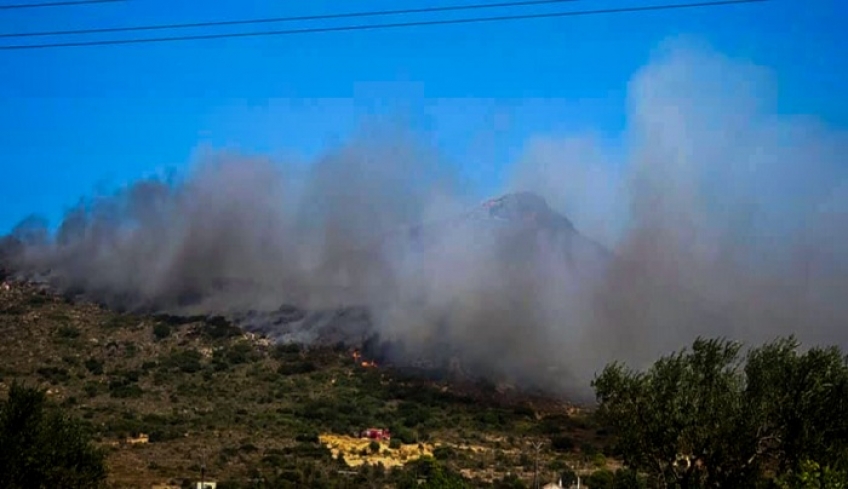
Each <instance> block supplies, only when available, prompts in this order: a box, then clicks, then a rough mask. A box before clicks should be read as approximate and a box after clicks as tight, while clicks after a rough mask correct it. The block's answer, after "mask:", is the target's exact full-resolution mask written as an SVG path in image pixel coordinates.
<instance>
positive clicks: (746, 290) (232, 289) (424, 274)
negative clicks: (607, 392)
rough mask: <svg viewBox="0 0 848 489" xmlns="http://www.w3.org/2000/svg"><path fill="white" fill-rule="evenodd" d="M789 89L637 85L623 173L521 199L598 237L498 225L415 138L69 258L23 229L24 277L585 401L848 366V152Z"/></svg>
mask: <svg viewBox="0 0 848 489" xmlns="http://www.w3.org/2000/svg"><path fill="white" fill-rule="evenodd" d="M770 84H771V79H770V76H769V73H768V72H766V71H765V70H763V69H762V68H760V67H756V66H752V65H749V64H745V63H740V62H737V61H734V60H731V59H728V58H725V57H723V56H721V55H719V54H716V53H714V52H711V51H707V50H702V49H693V48H691V47H689V46H685V45H680V44H674V45H670V46H667V47H666V49H664V50H663V51H661V52H660V53H659V54H658V55H657V57H656V58H655V59H654V60H652V62H651V63H650V64H648V65H647V66H646V67H644V68H643V69H642V70H640V71H639V72H638V73H636V74H635V76H634V77H633V79H632V80H631V82H630V85H629V106H628V128H627V131H626V134H625V135H624V142H625V147H626V148H627V151H626V153H625V155H624V156H618V154H617V152H616V151H615V150H614V148H611V147H606V145H605V144H604V143H603V142H601V141H599V140H598V139H596V138H595V137H593V136H591V135H589V136H584V135H575V136H569V137H564V138H559V137H555V136H544V137H538V138H535V139H533V140H531V141H529V142H528V144H527V147H526V151H525V152H524V155H523V157H522V158H521V159H520V160H519V161H518V162H516V164H515V166H514V168H513V175H512V178H510V181H509V185H508V188H505V189H504V191H505V192H506V191H515V190H530V191H533V192H535V193H537V194H538V195H541V196H543V197H544V198H545V199H546V200H547V203H548V204H549V205H550V206H551V207H552V208H553V209H555V210H556V211H558V212H560V213H562V214H563V215H565V216H568V218H569V219H571V220H572V221H573V222H574V223H575V226H576V231H575V230H574V229H571V228H570V227H569V226H570V224H569V225H568V226H564V225H563V226H564V227H558V228H556V229H555V231H556V232H543V231H544V230H542V231H540V230H539V229H537V228H532V227H531V228H528V227H526V226H524V225H523V224H521V223H518V224H516V225H513V226H507V227H500V226H498V225H494V226H492V225H491V223H487V224H485V225H479V224H477V223H476V221H475V220H474V219H472V218H471V217H468V215H466V214H465V213H466V212H467V211H468V210H469V209H473V208H475V207H476V206H477V205H478V204H479V203H477V202H473V201H471V200H470V199H468V197H467V196H466V195H465V194H464V193H463V189H462V186H461V185H460V184H459V181H460V179H459V177H458V175H457V174H456V173H454V171H453V170H452V168H451V167H450V166H449V165H446V164H445V163H444V162H443V161H441V160H440V158H439V157H438V156H437V155H434V154H432V153H431V152H428V151H427V150H426V149H425V148H421V147H419V146H417V145H416V144H414V142H413V141H412V140H411V139H406V138H404V137H402V136H398V135H394V134H393V135H392V137H390V138H385V137H364V138H360V139H357V140H355V141H354V142H352V143H349V144H347V145H345V146H343V147H341V148H338V149H336V150H334V151H332V152H330V153H328V154H327V155H325V156H324V157H322V158H320V159H319V160H318V161H316V162H314V164H313V165H312V166H311V167H310V169H309V172H308V174H307V176H306V178H304V179H295V178H293V177H292V176H291V174H290V173H287V169H286V166H285V165H282V164H280V163H279V162H275V161H271V160H268V159H262V158H256V157H245V156H240V155H231V154H215V155H209V156H206V157H204V158H201V160H200V161H199V162H198V164H197V165H195V166H194V167H193V168H192V169H191V171H190V172H188V173H187V174H186V175H185V176H184V177H183V178H179V179H174V180H171V181H167V180H164V181H163V180H155V179H151V180H144V181H140V182H137V183H135V184H133V185H130V186H128V187H126V188H123V189H121V190H119V191H118V192H116V193H115V194H113V195H106V196H98V197H95V198H93V199H90V201H88V202H86V203H85V204H84V205H82V206H80V207H79V208H77V209H75V210H74V211H72V212H70V213H68V215H67V216H66V218H65V219H64V221H63V222H62V224H61V226H60V227H59V229H58V231H57V232H56V234H55V236H49V235H48V233H47V231H46V230H45V228H44V226H43V224H42V223H40V222H38V221H32V220H30V221H26V222H24V223H22V224H21V225H20V226H18V228H16V229H15V230H14V231H13V233H12V234H13V236H15V237H17V238H18V239H19V240H20V241H21V242H23V243H24V250H23V252H22V253H21V254H19V255H16V263H15V267H16V268H17V269H19V270H23V271H30V272H33V271H46V270H49V274H48V275H49V277H50V278H51V280H52V281H53V282H54V283H55V284H57V285H58V286H59V287H61V288H65V289H75V290H81V291H85V292H86V294H88V295H91V296H94V297H97V298H99V299H100V300H103V301H105V302H107V303H111V304H114V305H120V306H123V307H130V308H133V307H144V308H152V309H157V310H177V311H184V312H204V313H222V312H223V313H227V312H237V311H241V310H247V309H252V310H263V309H264V310H274V309H276V308H278V307H279V306H280V305H281V304H296V305H298V306H300V307H304V308H307V309H322V308H336V307H340V306H356V305H363V306H367V307H368V309H369V310H370V312H371V315H372V321H373V323H374V328H375V329H376V330H377V331H378V332H379V333H380V335H381V336H382V337H384V338H387V339H390V340H392V341H395V342H396V343H397V344H398V345H399V346H398V351H399V352H403V353H397V355H398V357H400V358H408V357H411V356H416V355H427V354H436V353H437V352H442V353H444V352H445V351H449V352H450V354H452V355H456V356H458V357H460V358H462V359H463V361H464V362H467V363H468V364H469V365H474V366H475V368H477V369H478V370H479V371H483V372H487V373H488V374H490V375H491V376H492V377H493V378H503V377H507V378H511V379H513V380H514V381H516V382H524V383H535V384H538V385H541V386H542V387H545V388H547V389H550V390H553V391H557V392H563V391H564V392H569V393H571V394H584V393H586V389H587V388H588V380H589V378H590V377H591V375H592V373H593V372H594V371H596V369H598V368H599V367H601V366H602V365H603V364H604V363H605V362H608V361H610V360H613V359H618V360H626V361H630V362H635V363H636V364H640V363H644V362H648V361H650V360H652V359H653V358H654V357H655V356H656V355H658V354H661V353H664V352H667V351H668V350H669V349H673V348H679V347H681V346H683V345H685V344H686V343H688V342H690V341H691V340H692V339H693V338H694V336H696V335H727V336H730V337H733V338H738V339H742V340H746V341H762V340H767V339H770V338H773V337H774V336H776V335H780V334H788V333H795V334H797V335H798V336H799V337H800V338H801V339H802V340H805V341H809V342H828V343H838V344H842V345H844V344H846V337H848V333H846V330H845V327H844V325H845V321H846V319H848V304H846V301H845V300H844V299H843V298H844V296H845V293H846V291H848V248H846V247H845V246H844V243H846V242H848V183H846V179H845V177H846V173H848V166H846V163H848V162H846V161H845V155H846V154H848V152H846V150H848V138H846V135H845V134H844V133H839V132H836V131H832V130H830V129H828V128H826V127H823V126H822V125H821V124H819V123H817V122H816V121H814V120H810V119H806V118H802V117H794V116H785V115H779V114H777V113H776V112H775V111H774V110H773V107H772V105H773V104H769V103H768V101H769V100H770V98H771V97H772V96H773V92H771V91H770V90H772V89H773V87H772V86H771V85H770ZM422 223H426V225H422ZM419 229H424V230H423V231H420V232H418V231H416V230H419ZM548 231H550V230H548ZM410 236H416V238H415V239H411V238H410ZM592 239H596V240H598V241H600V242H602V243H603V244H604V245H605V246H606V248H608V250H609V251H610V252H611V253H606V252H604V251H603V250H601V249H600V247H598V246H596V245H595V244H594V242H593V241H592Z"/></svg>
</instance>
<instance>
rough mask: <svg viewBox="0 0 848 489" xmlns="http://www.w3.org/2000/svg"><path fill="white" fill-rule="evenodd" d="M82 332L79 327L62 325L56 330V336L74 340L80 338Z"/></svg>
mask: <svg viewBox="0 0 848 489" xmlns="http://www.w3.org/2000/svg"><path fill="white" fill-rule="evenodd" d="M81 334H82V333H81V332H80V330H79V329H77V328H75V327H73V326H60V327H59V329H57V330H56V336H58V337H59V338H62V339H65V340H73V339H76V338H79V337H80V335H81Z"/></svg>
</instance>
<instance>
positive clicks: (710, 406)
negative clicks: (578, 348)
mask: <svg viewBox="0 0 848 489" xmlns="http://www.w3.org/2000/svg"><path fill="white" fill-rule="evenodd" d="M798 348H799V344H798V342H797V341H796V340H795V339H794V338H791V337H790V338H786V339H778V340H776V341H774V342H772V343H768V344H766V345H764V346H761V347H759V348H756V349H753V350H751V351H749V352H748V354H747V355H746V356H744V357H743V356H742V355H740V351H741V346H740V345H739V344H738V343H734V342H730V341H726V340H723V339H718V340H705V339H702V338H698V339H697V340H696V341H695V342H694V343H693V345H692V347H691V350H685V349H684V350H682V351H681V352H678V353H674V354H671V355H669V356H666V357H662V358H660V359H659V360H658V361H657V362H656V363H655V364H654V365H653V366H652V367H651V368H650V369H648V370H647V371H646V372H634V371H631V370H629V369H627V368H625V367H624V366H622V365H621V364H618V363H614V364H611V365H609V366H607V367H606V368H605V369H604V371H603V372H602V373H601V374H600V375H599V376H598V377H596V378H595V380H594V381H593V387H594V388H595V393H596V396H597V398H598V401H599V409H598V415H599V419H600V420H601V421H602V422H603V423H605V424H606V425H607V426H609V427H610V428H612V429H613V431H614V432H615V434H616V439H617V445H618V446H617V447H616V448H617V450H618V451H619V453H621V454H622V458H623V459H624V462H625V464H626V465H627V466H629V467H630V468H632V469H635V470H637V471H639V472H642V473H645V474H647V475H649V477H650V479H651V481H652V482H653V483H654V485H657V486H659V487H668V486H673V487H680V488H688V487H728V486H733V487H740V486H742V487H753V486H754V485H755V483H756V482H757V480H758V479H761V478H762V476H763V474H765V473H772V474H774V473H776V474H777V475H780V476H782V477H784V478H785V477H786V474H792V473H796V474H801V473H804V472H805V470H806V469H804V468H803V467H802V466H801V464H802V463H807V462H812V463H815V464H820V465H821V466H824V467H827V468H829V469H832V470H833V471H835V472H834V473H838V472H839V471H845V470H846V468H848V467H846V465H848V457H846V455H848V411H846V409H847V408H846V405H848V402H846V399H848V359H846V358H845V357H843V355H842V353H841V352H840V351H839V349H838V348H812V349H810V350H808V351H807V352H805V353H799V352H798ZM743 360H744V361H743Z"/></svg>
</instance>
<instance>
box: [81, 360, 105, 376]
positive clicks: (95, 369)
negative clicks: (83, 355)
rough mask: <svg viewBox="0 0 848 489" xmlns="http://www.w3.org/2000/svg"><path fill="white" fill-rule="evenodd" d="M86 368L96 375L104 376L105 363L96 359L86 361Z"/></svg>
mask: <svg viewBox="0 0 848 489" xmlns="http://www.w3.org/2000/svg"><path fill="white" fill-rule="evenodd" d="M85 368H86V369H87V370H88V371H89V372H91V373H92V374H94V375H102V374H103V361H102V360H98V359H96V358H89V359H88V360H86V361H85Z"/></svg>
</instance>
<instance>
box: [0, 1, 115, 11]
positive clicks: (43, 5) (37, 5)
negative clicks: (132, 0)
mask: <svg viewBox="0 0 848 489" xmlns="http://www.w3.org/2000/svg"><path fill="white" fill-rule="evenodd" d="M123 1H125V0H65V1H58V2H43V3H16V4H12V5H0V10H13V9H24V8H46V7H69V6H74V5H90V4H93V3H111V2H123Z"/></svg>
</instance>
